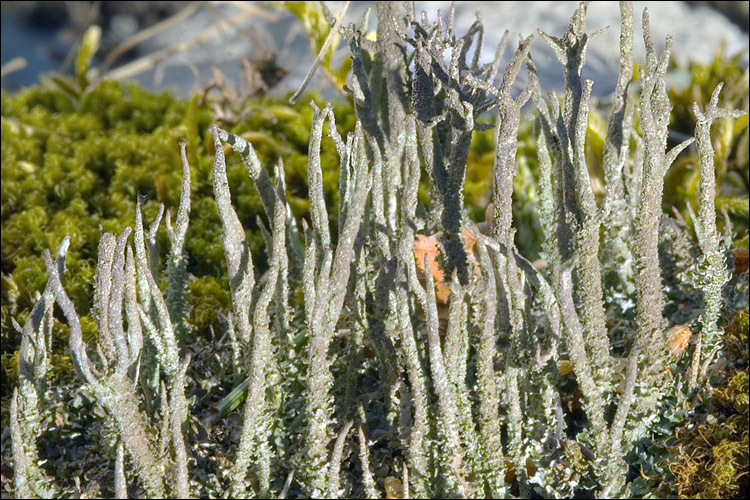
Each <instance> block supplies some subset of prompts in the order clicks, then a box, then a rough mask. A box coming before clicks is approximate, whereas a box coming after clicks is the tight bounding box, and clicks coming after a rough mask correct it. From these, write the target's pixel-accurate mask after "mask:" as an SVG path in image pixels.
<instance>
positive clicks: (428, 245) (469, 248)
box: [414, 229, 481, 304]
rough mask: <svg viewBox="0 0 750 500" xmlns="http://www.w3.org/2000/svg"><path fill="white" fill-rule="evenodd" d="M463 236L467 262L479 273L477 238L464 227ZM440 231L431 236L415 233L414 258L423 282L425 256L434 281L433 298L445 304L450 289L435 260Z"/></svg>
mask: <svg viewBox="0 0 750 500" xmlns="http://www.w3.org/2000/svg"><path fill="white" fill-rule="evenodd" d="M461 236H463V238H464V241H465V245H464V247H465V248H466V253H467V254H468V256H469V262H470V263H472V264H473V265H474V273H475V274H477V275H479V274H480V273H481V271H480V268H479V261H478V259H477V256H476V255H475V247H476V243H477V240H476V239H475V238H474V237H473V236H472V235H471V234H470V233H469V231H467V230H466V229H464V230H463V231H462V232H461ZM439 237H440V233H437V234H433V235H432V236H424V235H422V234H418V235H417V240H416V241H415V242H414V259H415V260H416V261H417V269H418V271H419V279H420V280H422V282H424V277H425V275H424V273H425V266H424V258H425V255H426V256H427V262H428V265H429V266H430V272H431V273H432V279H433V281H434V283H435V298H436V299H437V302H438V303H439V304H446V303H447V302H448V296H449V295H450V293H451V292H450V289H449V288H448V285H447V284H446V282H445V276H444V275H443V271H442V270H441V269H440V266H439V265H438V262H437V255H438V251H439V250H438V238H439Z"/></svg>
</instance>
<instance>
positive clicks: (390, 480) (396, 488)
mask: <svg viewBox="0 0 750 500" xmlns="http://www.w3.org/2000/svg"><path fill="white" fill-rule="evenodd" d="M385 498H404V485H403V484H402V483H401V480H400V479H399V478H397V477H393V476H388V477H386V478H385Z"/></svg>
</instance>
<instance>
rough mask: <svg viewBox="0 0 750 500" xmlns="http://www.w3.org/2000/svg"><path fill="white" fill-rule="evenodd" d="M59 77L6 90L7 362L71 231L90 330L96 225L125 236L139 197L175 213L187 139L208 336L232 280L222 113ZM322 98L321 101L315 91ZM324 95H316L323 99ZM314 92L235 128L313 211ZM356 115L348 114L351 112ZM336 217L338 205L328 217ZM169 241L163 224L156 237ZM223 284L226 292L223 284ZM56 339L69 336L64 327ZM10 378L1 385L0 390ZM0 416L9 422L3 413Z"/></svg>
mask: <svg viewBox="0 0 750 500" xmlns="http://www.w3.org/2000/svg"><path fill="white" fill-rule="evenodd" d="M60 83H61V81H60V79H55V81H54V82H53V81H52V80H50V79H47V78H44V79H43V83H42V85H41V86H37V87H31V88H27V89H24V90H22V91H21V92H19V93H17V94H15V95H8V94H7V93H6V92H5V91H3V92H2V138H3V139H2V150H1V151H2V178H3V182H2V187H1V190H2V232H3V238H2V254H1V255H2V318H1V325H2V360H3V361H2V363H3V369H4V370H5V371H6V373H15V370H12V369H11V368H10V365H9V363H11V358H12V356H13V353H14V352H15V351H16V350H17V349H18V343H19V341H20V336H19V335H18V334H17V333H16V332H15V330H14V328H13V326H12V321H11V318H16V320H17V321H19V322H20V323H21V324H23V322H24V321H25V319H26V315H27V314H28V311H29V310H31V307H32V306H33V304H34V303H35V302H36V299H35V298H34V296H35V293H36V292H37V291H41V290H42V289H43V288H44V285H45V283H46V282H47V274H46V272H45V268H44V262H43V260H42V258H41V257H40V256H41V254H42V251H43V250H44V249H45V248H56V247H57V246H58V245H59V244H60V242H61V241H62V239H63V238H64V237H65V236H66V235H69V236H70V237H71V243H70V248H69V251H68V257H67V267H68V270H69V272H67V273H66V274H65V278H64V279H63V286H64V287H65V288H66V290H68V293H69V294H70V297H71V299H72V300H73V301H74V302H75V304H76V307H77V308H78V310H79V313H80V314H81V315H82V317H81V320H82V324H83V328H84V336H93V334H94V332H95V329H96V324H95V322H94V321H93V319H92V317H91V316H90V310H91V306H92V300H93V288H92V286H91V283H92V278H93V276H94V272H95V270H96V269H95V268H96V259H97V248H98V244H99V238H100V229H99V228H100V226H101V228H102V229H103V230H104V231H108V232H114V233H120V232H121V231H122V230H123V229H124V228H125V227H126V226H129V225H130V226H132V223H133V220H134V218H135V205H136V200H137V197H138V196H139V195H140V196H141V197H142V199H143V200H144V203H143V210H144V217H145V221H146V223H147V224H149V223H150V222H151V221H152V220H154V218H155V216H156V214H157V212H158V207H159V204H160V203H164V205H165V207H166V209H167V210H170V211H171V213H172V214H175V213H176V209H177V205H178V202H179V195H180V186H181V171H180V168H179V165H180V158H179V148H178V143H179V141H180V140H187V142H188V145H189V147H188V158H189V160H190V164H191V169H192V177H193V201H192V215H191V224H190V228H189V230H188V235H187V244H186V253H187V254H188V255H189V260H188V271H189V272H190V273H191V274H192V275H193V276H194V277H195V279H194V281H192V282H191V283H190V284H189V287H188V303H189V304H190V307H191V309H192V312H191V319H194V320H195V322H194V323H191V324H193V333H194V335H195V336H202V335H207V334H208V332H209V329H210V327H211V326H212V325H213V324H215V323H216V321H217V313H220V312H221V311H225V310H227V308H228V305H229V302H228V300H227V297H225V296H224V295H222V294H221V293H217V290H216V288H217V283H218V282H220V281H221V280H224V281H226V269H225V268H226V263H225V259H224V255H223V250H222V248H221V245H220V243H219V241H220V238H219V237H218V232H220V227H221V224H220V220H219V218H218V215H217V213H216V207H215V203H214V200H213V190H212V187H211V179H210V172H211V168H212V166H213V159H212V154H213V153H214V151H213V141H212V140H210V139H209V137H208V132H207V128H208V126H209V125H210V124H211V123H212V121H213V120H214V119H215V117H214V116H213V113H212V112H211V107H210V104H211V103H210V102H209V101H207V102H205V103H202V104H199V102H198V98H197V97H196V98H194V99H192V100H183V99H177V98H175V97H174V96H172V95H170V94H169V93H161V94H154V93H151V92H148V91H146V90H144V89H142V88H140V87H138V86H137V85H135V84H120V83H118V82H114V81H104V82H102V83H101V84H100V85H98V86H96V87H92V88H89V89H87V90H86V91H85V92H84V93H83V94H82V95H80V96H77V95H71V93H70V92H69V91H67V90H66V89H64V88H61V87H60ZM316 99H317V98H316ZM317 100H318V102H319V103H320V99H317ZM308 103H309V98H308V99H306V100H301V101H300V104H297V105H294V106H290V105H288V104H287V103H286V102H285V101H271V100H267V99H265V100H256V101H255V102H254V103H253V104H252V105H251V106H250V108H251V109H250V110H248V111H247V113H246V116H247V119H246V120H245V121H242V122H240V123H237V124H234V125H233V126H232V127H231V128H230V130H232V132H234V133H237V134H238V135H242V136H243V137H245V138H246V139H248V140H250V141H251V142H252V143H253V144H254V146H255V148H256V151H257V153H258V156H259V158H260V160H261V162H262V164H263V165H272V164H274V163H275V162H276V161H277V159H279V158H280V159H282V160H283V162H284V165H285V169H286V172H287V186H288V191H289V194H290V195H291V196H290V198H291V200H292V208H293V210H294V211H295V215H296V216H298V217H302V216H306V215H307V210H308V207H307V203H306V199H307V173H306V172H307V156H306V154H307V145H308V142H309V130H310V125H311V123H312V110H311V108H310V106H309V104H308ZM347 106H348V105H346V104H341V105H339V108H341V109H339V110H338V111H339V112H340V113H339V116H341V117H344V120H345V121H344V123H341V124H340V126H342V127H343V128H344V129H347V127H348V129H351V128H353V123H354V116H353V113H352V112H351V108H348V107H347ZM347 120H348V121H347ZM322 150H323V155H322V156H323V162H322V168H323V171H324V181H325V189H326V197H327V199H328V201H330V203H329V205H328V206H335V201H337V200H336V199H335V198H336V195H335V193H337V192H338V185H337V184H338V168H337V165H338V164H337V163H336V161H337V160H336V158H337V156H336V154H335V148H334V146H333V144H332V142H331V140H330V138H328V137H326V138H325V139H324V140H323V144H322ZM235 156H236V155H233V154H232V153H231V152H229V153H228V159H229V164H230V166H231V168H230V169H229V177H230V184H231V185H232V186H233V189H232V192H233V195H234V196H233V197H234V200H233V201H234V203H235V206H236V208H237V212H238V215H239V217H240V219H241V220H242V223H243V225H244V227H245V229H246V234H247V237H248V241H249V244H250V248H251V250H252V251H253V253H254V254H255V258H254V260H255V261H256V263H257V264H258V265H259V267H260V270H261V272H262V271H263V270H264V269H265V267H266V264H265V258H266V256H265V255H264V253H263V250H262V249H263V248H265V245H264V243H263V238H262V236H261V234H260V231H259V228H258V224H257V217H258V216H259V215H260V214H263V209H262V207H261V204H260V200H259V198H258V196H257V194H256V192H255V188H254V187H253V186H251V185H250V184H251V181H250V180H249V179H248V177H247V173H246V172H245V170H244V168H243V167H242V166H241V165H240V162H239V160H238V159H237V158H236V157H235ZM330 215H331V220H332V224H335V214H333V213H332V214H330ZM157 241H158V243H159V245H160V247H161V248H168V240H167V236H166V231H164V230H163V229H161V230H160V231H159V233H158V234H157ZM222 283H223V284H224V286H222V287H220V288H221V289H222V290H226V283H224V282H222ZM55 328H56V330H55V338H56V339H57V340H59V341H67V337H66V336H65V335H64V334H63V333H64V332H63V331H62V329H61V328H60V325H59V324H57V326H56V327H55ZM10 388H11V385H5V384H4V385H3V389H2V391H3V392H2V397H3V400H4V401H5V400H6V398H7V397H8V396H9V395H10V393H9V391H10ZM5 417H6V413H5V412H4V413H3V422H6V418H5Z"/></svg>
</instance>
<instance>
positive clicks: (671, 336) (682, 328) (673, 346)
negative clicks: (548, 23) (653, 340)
mask: <svg viewBox="0 0 750 500" xmlns="http://www.w3.org/2000/svg"><path fill="white" fill-rule="evenodd" d="M692 334H693V332H692V330H690V325H675V326H673V327H671V328H669V329H667V331H665V332H664V335H666V337H667V348H668V349H669V352H670V353H671V354H672V357H673V358H675V359H679V358H680V357H681V356H682V353H683V352H684V351H685V348H686V347H687V346H688V343H689V342H690V336H691V335H692Z"/></svg>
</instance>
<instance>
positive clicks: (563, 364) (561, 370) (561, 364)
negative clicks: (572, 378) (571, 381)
mask: <svg viewBox="0 0 750 500" xmlns="http://www.w3.org/2000/svg"><path fill="white" fill-rule="evenodd" d="M557 373H558V374H559V375H568V374H570V373H573V363H571V362H570V361H568V360H567V359H559V360H557Z"/></svg>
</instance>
